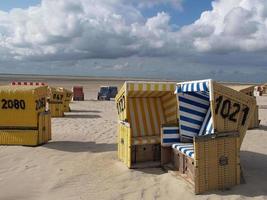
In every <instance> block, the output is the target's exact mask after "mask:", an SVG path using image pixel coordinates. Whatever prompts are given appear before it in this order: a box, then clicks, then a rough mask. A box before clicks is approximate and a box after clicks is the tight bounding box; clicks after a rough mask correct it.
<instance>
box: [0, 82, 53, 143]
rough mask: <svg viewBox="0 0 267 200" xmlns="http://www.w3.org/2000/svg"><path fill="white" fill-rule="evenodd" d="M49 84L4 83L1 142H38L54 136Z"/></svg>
mask: <svg viewBox="0 0 267 200" xmlns="http://www.w3.org/2000/svg"><path fill="white" fill-rule="evenodd" d="M47 97H48V93H47V86H42V87H36V86H19V87H16V86H0V144H2V145H28V146H36V145H39V144H43V143H47V142H48V141H49V140H51V115H50V112H46V111H45V109H46V101H47Z"/></svg>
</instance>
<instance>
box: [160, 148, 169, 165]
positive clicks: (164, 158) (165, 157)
mask: <svg viewBox="0 0 267 200" xmlns="http://www.w3.org/2000/svg"><path fill="white" fill-rule="evenodd" d="M171 152H172V148H171V147H161V156H160V163H161V166H164V165H165V164H168V163H171V162H172V160H171V159H172V156H171Z"/></svg>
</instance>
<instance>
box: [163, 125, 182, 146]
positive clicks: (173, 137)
mask: <svg viewBox="0 0 267 200" xmlns="http://www.w3.org/2000/svg"><path fill="white" fill-rule="evenodd" d="M161 135H162V136H161V145H162V146H165V147H168V146H171V145H172V144H174V143H177V142H180V135H179V127H177V126H173V127H170V126H168V127H162V131H161Z"/></svg>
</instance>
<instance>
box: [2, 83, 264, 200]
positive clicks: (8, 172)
mask: <svg viewBox="0 0 267 200" xmlns="http://www.w3.org/2000/svg"><path fill="white" fill-rule="evenodd" d="M45 81H46V82H47V83H48V84H50V85H52V86H63V87H66V88H69V89H70V88H71V87H72V86H73V85H82V86H84V91H85V98H86V101H83V102H72V103H71V109H72V112H71V113H66V116H65V117H64V118H53V119H52V137H53V139H52V141H50V142H49V143H48V144H45V145H42V146H39V147H23V146H0V162H1V164H0V200H17V199H18V200H21V199H25V200H48V199H51V200H54V199H55V200H59V199H64V200H76V199H82V200H90V199H99V200H100V199H114V200H115V199H116V200H117V199H118V200H119V199H133V200H135V199H148V200H150V199H151V200H152V199H168V200H172V199H251V198H255V199H267V142H266V141H267V132H266V131H267V96H263V97H259V98H257V102H258V104H259V105H260V110H259V114H260V119H261V126H260V128H259V129H254V130H249V131H248V132H247V134H246V137H245V140H244V142H243V145H242V152H241V163H242V167H243V170H244V175H245V179H246V184H242V185H239V186H236V187H233V188H232V189H231V190H229V191H215V192H211V193H206V194H204V195H197V196H196V195H194V193H193V190H192V188H191V185H190V184H189V183H187V182H185V181H184V180H183V179H182V178H180V177H175V176H174V175H173V174H172V173H169V172H166V171H164V170H162V169H161V168H150V169H142V170H129V169H128V168H127V167H126V166H125V165H124V164H123V163H121V162H120V161H118V160H117V145H116V138H117V115H116V109H115V108H116V107H115V102H114V101H113V100H112V101H96V95H97V90H98V88H99V86H101V85H116V86H120V85H121V84H122V83H123V81H120V80H103V81H100V80H95V79H94V80H67V79H46V80H45ZM7 83H9V81H8V80H6V79H0V84H7Z"/></svg>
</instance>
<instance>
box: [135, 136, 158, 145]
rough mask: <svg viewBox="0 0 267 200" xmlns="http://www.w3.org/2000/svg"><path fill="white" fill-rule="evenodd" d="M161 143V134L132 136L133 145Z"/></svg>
mask: <svg viewBox="0 0 267 200" xmlns="http://www.w3.org/2000/svg"><path fill="white" fill-rule="evenodd" d="M142 144H160V136H144V137H134V138H132V145H142Z"/></svg>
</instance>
